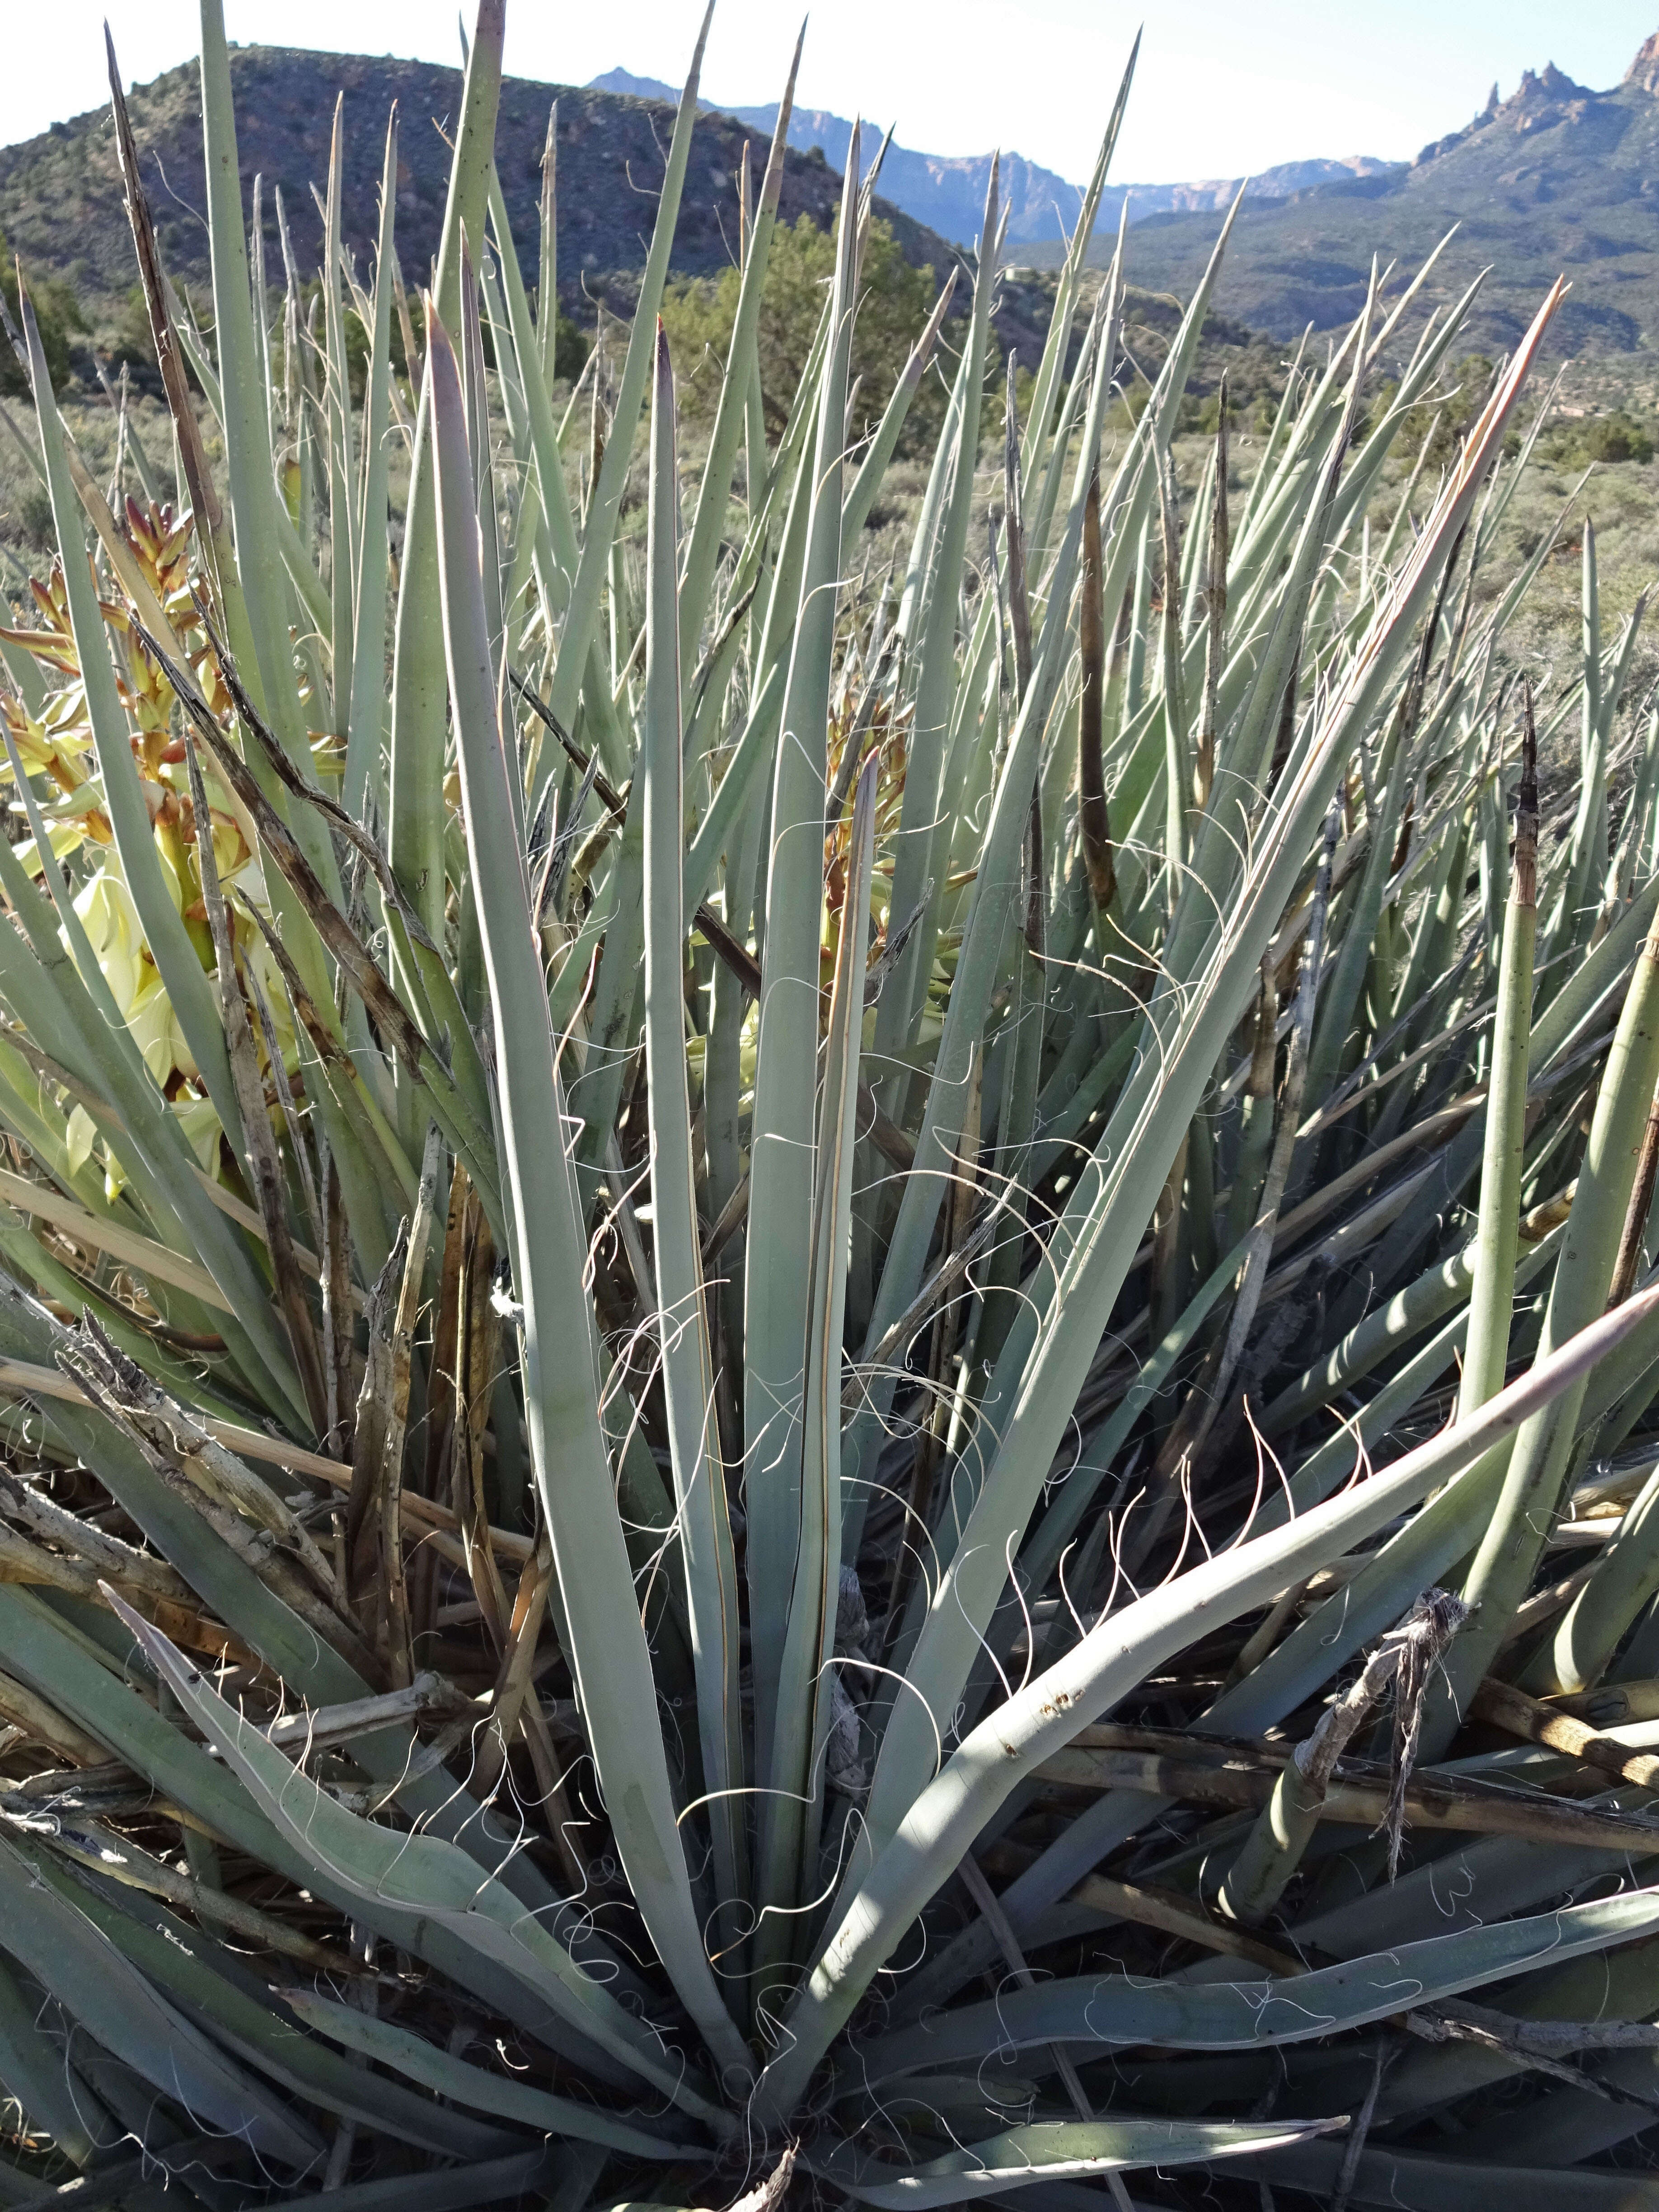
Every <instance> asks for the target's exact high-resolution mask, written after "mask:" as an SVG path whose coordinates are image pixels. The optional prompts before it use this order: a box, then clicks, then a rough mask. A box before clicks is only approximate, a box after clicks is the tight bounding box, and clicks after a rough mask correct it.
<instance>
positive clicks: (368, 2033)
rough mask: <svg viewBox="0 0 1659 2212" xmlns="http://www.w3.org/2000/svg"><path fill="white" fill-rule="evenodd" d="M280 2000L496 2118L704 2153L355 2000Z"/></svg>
mask: <svg viewBox="0 0 1659 2212" xmlns="http://www.w3.org/2000/svg"><path fill="white" fill-rule="evenodd" d="M283 2002H284V2003H285V2004H286V2005H287V2006H288V2007H289V2010H290V2011H292V2012H294V2013H295V2014H297V2015H298V2016H299V2018H300V2019H301V2020H302V2021H304V2022H305V2024H306V2026H307V2027H314V2028H316V2029H317V2030H318V2031H319V2033H321V2034H324V2035H326V2036H330V2037H331V2038H332V2039H333V2040H334V2041H335V2042H336V2043H339V2044H343V2045H344V2046H345V2048H346V2049H347V2050H348V2051H356V2052H357V2053H358V2054H359V2055H360V2056H361V2057H364V2058H368V2059H373V2060H374V2061H375V2062H376V2063H378V2064H380V2065H382V2066H389V2067H390V2068H391V2069H392V2071H393V2072H394V2073H396V2074H401V2075H404V2076H405V2077H406V2079H408V2080H410V2081H418V2082H420V2083H421V2084H422V2087H424V2088H427V2089H429V2090H431V2091H432V2093H433V2094H434V2096H435V2097H442V2098H447V2100H449V2101H450V2102H451V2103H452V2104H456V2105H459V2106H463V2107H465V2110H467V2111H469V2112H495V2113H498V2114H499V2115H500V2116H501V2118H503V2119H507V2120H516V2121H518V2122H520V2124H522V2125H523V2126H526V2127H532V2128H538V2129H540V2130H544V2132H545V2133H547V2134H549V2135H554V2136H569V2137H572V2138H574V2139H575V2140H576V2141H579V2142H592V2143H603V2144H605V2146H606V2147H607V2148H609V2149H611V2150H619V2151H626V2152H627V2153H628V2154H629V2155H630V2156H631V2157H634V2158H649V2159H687V2158H689V2159H699V2158H705V2157H707V2156H708V2151H707V2150H706V2149H705V2148H702V2146H700V2145H699V2144H697V2143H696V2142H687V2141H684V2140H683V2139H682V2138H683V2136H684V2129H681V2130H678V2132H677V2131H675V2130H669V2129H665V2128H663V2127H661V2126H660V2125H659V2126H657V2127H654V2128H647V2127H645V2126H642V2125H641V2124H637V2123H635V2122H633V2121H630V2120H626V2119H623V2118H619V2117H617V2115H615V2114H612V2113H611V2112H603V2111H600V2110H599V2109H597V2108H596V2107H595V2106H592V2105H579V2104H578V2103H577V2102H576V2101H575V2100H574V2098H571V2097H558V2096H554V2095H552V2094H550V2093H549V2092H548V2091H547V2090H545V2089H538V2088H535V2087H532V2084H531V2083H529V2082H527V2081H515V2080H513V2078H512V2076H511V2075H503V2074H492V2073H490V2072H489V2071H488V2070H487V2069H485V2068H483V2067H482V2066H473V2065H470V2064H469V2063H467V2062H466V2060H465V2059H463V2058H457V2057H453V2055H452V2054H451V2053H450V2052H449V2051H445V2050H443V2049H442V2048H441V2046H440V2045H437V2044H435V2043H428V2042H427V2040H426V2039H425V2038H424V2037H422V2036H418V2035H412V2034H411V2033H410V2031H409V2030H408V2029H407V2028H406V2027H398V2026H396V2025H395V2024H394V2023H393V2022H392V2021H383V2020H376V2019H375V2018H374V2015H372V2014H368V2013H364V2012H360V2011H359V2010H358V2009H357V2008H356V2007H355V2006H353V2005H343V2004H336V2003H334V2002H332V2001H331V1999H330V1998H327V1997H320V1996H313V1994H311V1993H310V1992H309V1991H307V1990H284V1991H283Z"/></svg>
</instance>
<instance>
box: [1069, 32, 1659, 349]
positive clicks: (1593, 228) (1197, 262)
mask: <svg viewBox="0 0 1659 2212" xmlns="http://www.w3.org/2000/svg"><path fill="white" fill-rule="evenodd" d="M1454 227H1455V230H1456V234H1455V237H1454V238H1453V239H1452V240H1451V242H1450V244H1449V246H1448V247H1447V248H1446V251H1445V252H1444V253H1443V256H1442V258H1441V260H1440V263H1439V264H1438V266H1437V269H1436V270H1435V272H1434V275H1433V276H1432V278H1431V283H1430V286H1429V288H1428V295H1427V296H1428V298H1429V300H1430V301H1436V300H1438V301H1447V300H1450V299H1452V298H1455V296H1456V295H1458V294H1460V293H1461V292H1462V290H1463V289H1464V288H1465V286H1467V285H1468V284H1469V283H1472V282H1473V281H1474V278H1475V277H1476V276H1478V275H1479V274H1480V271H1481V270H1483V269H1485V268H1487V267H1488V266H1490V267H1491V268H1492V271H1493V273H1492V276H1490V277H1489V278H1488V279H1487V282H1486V288H1485V291H1484V294H1483V296H1482V299H1481V301H1480V305H1479V307H1478V308H1477V311H1476V315H1475V319H1474V326H1473V330H1472V336H1473V337H1474V338H1476V339H1477V340H1479V341H1480V343H1484V344H1485V345H1486V347H1487V348H1488V349H1489V350H1496V349H1501V348H1503V347H1505V346H1508V345H1510V344H1512V343H1514V342H1515V340H1516V338H1517V337H1519V336H1520V335H1521V333H1522V331H1523V330H1524V329H1525V327H1526V325H1527V324H1528V321H1529V320H1530V319H1531V316H1532V313H1533V311H1534V308H1535V307H1536V306H1537V304H1538V301H1539V300H1540V299H1541V297H1542V295H1543V294H1544V293H1545V291H1546V290H1547V289H1548V287H1549V285H1550V284H1551V283H1552V282H1553V280H1554V278H1555V277H1556V276H1557V275H1558V274H1559V273H1560V272H1562V271H1563V270H1565V272H1566V274H1567V275H1568V276H1570V277H1571V281H1572V290H1571V293H1570V295H1568V298H1567V300H1566V301H1565V305H1564V307H1562V310H1561V312H1560V314H1559V317H1558V319H1557V323H1556V328H1555V331H1554V333H1553V340H1552V344H1553V350H1554V351H1555V352H1556V353H1558V354H1561V353H1566V354H1580V353H1590V354H1596V353H1600V354H1618V353H1624V352H1628V351H1631V350H1632V349H1638V348H1648V347H1652V346H1655V345H1656V344H1659V37H1656V38H1655V39H1652V40H1649V41H1648V43H1647V45H1646V46H1644V48H1643V49H1642V52H1640V53H1639V54H1638V57H1637V58H1636V61H1635V62H1634V63H1633V64H1632V67H1631V69H1630V70H1629V71H1628V72H1627V74H1626V76H1625V78H1624V81H1623V82H1621V83H1620V84H1618V85H1616V86H1614V87H1613V89H1612V90H1611V91H1608V92H1595V91H1592V90H1591V89H1590V88H1589V87H1587V86H1584V85H1581V84H1575V83H1574V82H1573V81H1572V80H1571V78H1570V77H1567V76H1564V75H1563V74H1562V72H1561V71H1560V70H1557V69H1555V68H1554V67H1553V66H1550V67H1547V68H1546V69H1544V70H1542V71H1541V72H1538V73H1536V74H1534V72H1533V71H1531V70H1528V72H1527V74H1526V76H1524V77H1523V78H1522V82H1521V84H1520V87H1519V88H1518V89H1517V90H1516V92H1515V93H1514V94H1512V95H1511V96H1510V99H1508V100H1501V101H1500V100H1498V96H1497V92H1496V88H1494V91H1493V94H1492V99H1491V100H1488V102H1487V104H1486V106H1485V107H1484V108H1483V109H1482V110H1481V112H1480V114H1479V115H1477V116H1476V117H1475V118H1474V120H1473V121H1472V122H1471V123H1470V124H1469V125H1468V127H1467V128H1466V129H1464V130H1462V131H1455V132H1454V133H1453V134H1452V135H1451V136H1450V137H1447V138H1443V139H1440V140H1438V141H1437V142H1436V143H1434V144H1433V145H1431V146H1426V147H1425V149H1423V152H1422V153H1421V154H1420V155H1419V156H1418V158H1417V160H1416V161H1414V162H1413V164H1412V165H1411V167H1409V168H1408V169H1407V170H1406V171H1405V172H1404V173H1396V174H1393V175H1385V176H1382V177H1374V178H1370V179H1354V180H1352V182H1350V183H1346V184H1337V185H1325V186H1323V187H1322V188H1321V189H1318V190H1316V191H1310V192H1301V193H1297V194H1296V195H1295V196H1293V197H1291V198H1290V199H1288V200H1284V201H1280V202H1278V203H1273V204H1269V203H1263V202H1261V201H1247V202H1246V204H1245V206H1244V208H1243V210H1242V211H1241V213H1240V216H1239V220H1238V224H1237V228H1236V230H1235V232H1234V234H1233V240H1232V243H1231V247H1230V249H1229V253H1228V258H1227V265H1226V268H1225V271H1224V273H1223V276H1222V279H1221V285H1220V289H1219V293H1218V302H1219V304H1220V305H1221V306H1222V307H1224V308H1225V310H1226V311H1227V312H1228V313H1231V314H1233V315H1237V316H1238V317H1239V318H1241V319H1243V321H1245V322H1248V323H1249V324H1251V325H1254V326H1255V328H1257V329H1260V330H1262V331H1267V332H1270V333H1272V334H1273V335H1274V336H1276V337H1279V338H1293V337H1296V336H1297V335H1298V334H1299V333H1300V332H1301V331H1302V330H1304V328H1305V327H1306V326H1307V325H1309V324H1310V323H1311V324H1312V325H1314V326H1315V327H1316V329H1319V330H1328V329H1331V328H1334V327H1335V326H1337V325H1340V324H1343V323H1346V321H1348V320H1349V319H1351V318H1352V316H1353V315H1355V314H1356V313H1358V310H1359V308H1360V307H1361V305H1362V304H1363V301H1364V293H1365V286H1366V282H1367V278H1368V275H1369V272H1370V260H1371V255H1372V253H1373V252H1376V251H1379V250H1380V251H1382V252H1384V253H1385V254H1386V255H1387V256H1388V257H1389V258H1390V259H1391V260H1393V261H1394V263H1395V267H1396V270H1397V271H1398V272H1399V275H1398V276H1397V277H1396V282H1400V281H1403V276H1404V274H1405V273H1406V272H1409V271H1413V270H1415V269H1416V267H1417V265H1418V264H1419V263H1420V262H1421V261H1422V260H1423V259H1424V258H1425V256H1426V255H1427V254H1428V253H1429V252H1431V251H1432V249H1433V248H1434V246H1436V245H1437V243H1438V242H1439V241H1440V240H1442V239H1443V238H1444V237H1445V236H1446V234H1447V233H1448V232H1449V231H1451V230H1453V228H1454ZM1218 228H1219V217H1218V216H1216V215H1214V214H1208V215H1169V216H1154V217H1153V218H1152V219H1151V220H1150V221H1148V222H1144V223H1142V224H1140V225H1139V227H1138V228H1137V230H1136V233H1135V250H1134V258H1133V274H1134V276H1135V279H1136V281H1137V282H1138V283H1143V284H1147V285H1151V286H1152V287H1153V288H1155V289H1160V290H1162V289H1170V290H1174V291H1176V292H1185V291H1186V290H1187V289H1189V288H1190V287H1191V286H1192V285H1193V284H1194V283H1195V282H1196V281H1197V278H1198V276H1199V274H1200V270H1201V269H1202V267H1203V264H1204V262H1205V260H1206V258H1207V256H1208V254H1209V252H1210V249H1211V247H1212V245H1213V243H1214V240H1215V238H1216V234H1217V232H1218ZM1103 251H1104V242H1103V240H1098V239H1097V241H1096V252H1097V253H1102V252H1103ZM1029 258H1030V260H1031V261H1032V262H1034V263H1037V262H1040V261H1042V259H1043V258H1045V257H1044V255H1043V253H1042V250H1041V249H1036V250H1034V251H1033V252H1032V253H1031V254H1030V257H1029Z"/></svg>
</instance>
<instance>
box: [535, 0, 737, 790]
mask: <svg viewBox="0 0 1659 2212" xmlns="http://www.w3.org/2000/svg"><path fill="white" fill-rule="evenodd" d="M713 15H714V0H708V8H707V9H706V10H705V12H704V15H703V18H702V25H701V27H700V28H699V30H698V32H697V43H696V46H695V47H694V49H693V50H692V54H691V68H690V74H689V75H688V76H687V77H686V81H685V89H684V91H683V92H682V93H681V94H680V101H679V106H678V110H677V112H676V113H675V117H674V135H673V137H672V139H671V141H670V143H669V148H668V158H667V161H666V163H665V166H664V169H663V180H662V191H661V194H660V196H659V198H658V201H657V220H656V223H655V226H654V228H653V230H652V233H651V245H650V248H649V250H648V252H647V255H646V260H645V268H644V270H643V271H642V273H641V277H640V289H639V297H638V299H637V300H636V301H635V307H634V326H633V329H632V331H630V332H629V341H628V352H627V355H626V356H625V358H624V360H623V373H622V376H621V379H620V380H619V381H618V384H617V398H616V404H615V406H614V407H613V409H612V410H611V435H610V437H609V439H608V440H607V441H606V444H605V459H604V461H603V462H602V464H601V465H600V469H599V481H598V483H596V484H594V486H593V487H592V494H591V495H590V498H589V501H588V513H587V526H586V530H585V531H584V532H583V533H582V544H581V553H580V560H579V562H578V565H577V569H576V575H575V580H574V583H573V584H572V586H571V592H570V605H569V607H568V609H567V611H566V613H565V620H564V628H563V629H562V632H561V634H560V638H559V655H558V660H557V662H556V665H555V669H554V675H553V698H552V702H551V703H552V708H553V712H554V713H555V714H556V715H557V716H558V718H559V720H561V721H562V723H563V724H564V726H565V727H566V728H567V729H574V726H575V722H576V708H577V705H578V702H579V701H580V696H581V688H582V684H583V682H584V680H585V678H586V673H587V667H588V650H589V647H591V646H592V642H593V640H594V638H595V637H596V636H597V635H598V632H599V605H600V598H601V594H602V593H603V592H604V589H605V582H606V580H607V577H608V575H609V573H610V566H611V542H612V539H613V538H614V536H615V533H616V528H617V516H618V514H619V513H620V512H621V509H622V496H623V485H624V483H626V481H627V477H628V469H629V459H630V458H631V456H632V453H633V450H634V434H635V430H636V429H637V428H639V421H640V411H641V408H642V407H643V406H644V404H645V395H646V391H647V386H648V385H649V383H650V380H651V369H652V362H653V359H654V357H655V352H656V319H657V311H658V309H659V307H661V305H662V295H663V287H664V285H665V283H666V282H667V279H668V258H669V254H670V252H671V249H672V246H673V242H674V226H675V224H676V223H677V222H678V220H679V212H680V194H681V192H682V191H683V190H684V185H685V171H686V164H687V162H688V161H690V155H691V133H692V130H693V128H694V126H695V125H696V117H697V80H698V76H699V73H700V72H701V70H702V55H703V48H704V46H706V45H707V43H708V26H709V22H710V21H711V19H712V18H713ZM606 765H607V767H609V768H610V769H611V773H612V774H613V775H625V774H626V773H627V767H626V763H624V762H622V761H620V760H616V761H611V762H608V763H606Z"/></svg>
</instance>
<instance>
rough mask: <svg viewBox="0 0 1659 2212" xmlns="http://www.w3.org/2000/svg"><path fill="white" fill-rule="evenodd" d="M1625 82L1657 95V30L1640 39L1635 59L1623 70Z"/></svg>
mask: <svg viewBox="0 0 1659 2212" xmlns="http://www.w3.org/2000/svg"><path fill="white" fill-rule="evenodd" d="M1625 82H1626V84H1633V85H1634V86H1636V88H1637V89H1638V91H1640V92H1650V93H1653V94H1656V95H1659V31H1656V32H1655V33H1654V34H1653V36H1652V37H1651V38H1650V39H1644V40H1643V41H1642V44H1641V46H1640V47H1639V48H1638V52H1637V56H1636V59H1635V60H1634V61H1633V62H1632V64H1631V65H1630V67H1629V68H1628V69H1627V70H1626V71H1625Z"/></svg>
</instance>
